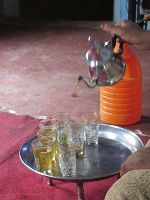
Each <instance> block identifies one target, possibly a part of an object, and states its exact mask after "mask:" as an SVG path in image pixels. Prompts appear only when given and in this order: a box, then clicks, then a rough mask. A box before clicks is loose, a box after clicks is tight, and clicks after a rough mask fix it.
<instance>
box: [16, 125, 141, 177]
mask: <svg viewBox="0 0 150 200" xmlns="http://www.w3.org/2000/svg"><path fill="white" fill-rule="evenodd" d="M98 135H99V143H98V146H92V145H85V156H84V158H78V159H77V163H76V164H77V172H76V175H75V176H72V177H63V176H61V174H59V173H58V174H55V175H47V174H44V173H41V172H39V171H38V170H37V169H36V166H35V162H34V157H33V153H32V149H31V143H32V141H33V140H35V139H36V137H37V136H35V137H33V138H31V139H30V140H28V141H27V142H25V143H24V144H23V145H22V146H21V148H20V152H19V156H20V159H21V161H22V162H23V164H24V165H25V166H26V167H28V168H29V169H30V170H32V171H34V172H36V173H38V174H40V175H43V176H47V177H49V178H54V179H60V180H67V181H69V180H70V181H90V180H96V179H103V178H107V177H109V176H112V175H115V174H117V173H119V171H120V166H121V164H122V162H123V161H124V160H126V158H127V157H128V156H129V155H130V154H132V153H133V152H135V151H137V150H138V149H140V148H143V143H142V141H141V140H140V138H139V137H138V136H137V135H136V134H134V133H133V132H131V131H129V130H127V129H124V128H121V127H118V126H112V125H105V124H99V133H98Z"/></svg>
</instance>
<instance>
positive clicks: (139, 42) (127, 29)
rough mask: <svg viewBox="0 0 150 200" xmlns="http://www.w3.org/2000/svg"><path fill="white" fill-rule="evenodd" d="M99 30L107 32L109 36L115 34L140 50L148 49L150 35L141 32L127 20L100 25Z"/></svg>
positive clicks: (141, 30) (143, 31)
mask: <svg viewBox="0 0 150 200" xmlns="http://www.w3.org/2000/svg"><path fill="white" fill-rule="evenodd" d="M101 29H102V30H103V31H106V32H109V33H110V34H111V35H114V34H116V35H118V36H120V37H121V38H122V39H123V40H124V41H126V42H127V43H129V44H131V45H133V46H136V47H138V48H140V49H147V48H150V47H149V46H148V45H147V42H148V40H149V39H150V33H147V32H148V31H145V30H143V29H142V28H141V27H139V26H138V25H137V24H135V23H133V22H131V21H129V20H122V21H120V22H118V23H102V24H101Z"/></svg>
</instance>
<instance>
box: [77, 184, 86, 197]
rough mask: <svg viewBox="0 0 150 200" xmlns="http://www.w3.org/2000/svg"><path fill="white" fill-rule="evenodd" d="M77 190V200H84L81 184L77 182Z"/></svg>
mask: <svg viewBox="0 0 150 200" xmlns="http://www.w3.org/2000/svg"><path fill="white" fill-rule="evenodd" d="M77 190H78V200H85V199H84V188H83V182H77Z"/></svg>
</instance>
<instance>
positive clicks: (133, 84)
mask: <svg viewBox="0 0 150 200" xmlns="http://www.w3.org/2000/svg"><path fill="white" fill-rule="evenodd" d="M122 56H123V59H124V60H125V62H126V71H125V75H124V77H123V79H122V80H121V81H119V82H118V83H117V84H115V85H113V86H109V87H100V118H101V120H102V121H103V122H105V123H108V124H114V125H130V124H134V123H137V122H138V121H140V119H141V110H142V70H141V65H140V62H139V61H138V58H137V57H136V55H135V54H134V52H133V51H132V50H131V48H130V47H129V46H128V45H127V44H126V43H125V44H124V47H123V55H122Z"/></svg>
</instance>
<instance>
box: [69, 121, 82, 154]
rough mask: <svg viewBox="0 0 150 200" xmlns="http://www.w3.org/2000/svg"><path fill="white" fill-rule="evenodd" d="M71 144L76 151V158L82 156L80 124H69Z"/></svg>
mask: <svg viewBox="0 0 150 200" xmlns="http://www.w3.org/2000/svg"><path fill="white" fill-rule="evenodd" d="M71 130H72V144H73V145H74V147H75V150H76V157H83V156H84V138H85V135H84V126H83V124H82V123H71Z"/></svg>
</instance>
